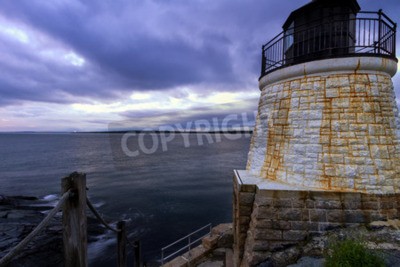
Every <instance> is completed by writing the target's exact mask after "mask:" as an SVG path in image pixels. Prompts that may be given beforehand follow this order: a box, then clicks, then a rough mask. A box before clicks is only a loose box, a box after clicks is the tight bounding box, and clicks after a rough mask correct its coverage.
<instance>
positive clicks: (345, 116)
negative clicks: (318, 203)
mask: <svg viewBox="0 0 400 267" xmlns="http://www.w3.org/2000/svg"><path fill="white" fill-rule="evenodd" d="M309 64H311V63H309ZM313 64H316V63H313ZM282 71H285V70H282ZM260 86H261V87H260V89H261V90H262V91H261V97H260V102H259V109H258V117H257V121H256V127H255V130H254V133H253V140H252V144H251V148H250V152H249V158H248V165H247V170H248V171H249V172H250V173H252V174H254V175H258V176H261V177H264V178H267V179H272V180H276V181H282V182H285V183H289V184H295V185H301V186H307V187H313V188H322V189H335V190H346V189H350V190H354V191H359V192H371V193H395V192H397V191H398V189H399V186H400V120H399V118H398V109H397V105H396V100H395V93H394V88H393V84H392V81H391V77H390V75H389V74H387V73H385V72H381V71H375V72H371V71H365V72H363V71H362V70H359V71H356V72H337V73H332V72H329V73H323V72H322V73H316V74H313V75H309V76H308V75H305V76H297V77H293V78H289V79H285V80H283V81H277V82H275V83H272V84H268V83H267V84H262V85H260Z"/></svg>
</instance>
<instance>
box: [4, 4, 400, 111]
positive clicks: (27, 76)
mask: <svg viewBox="0 0 400 267" xmlns="http://www.w3.org/2000/svg"><path fill="white" fill-rule="evenodd" d="M307 2H309V1H308V0H297V1H275V0H274V1H272V0H270V1H267V0H250V1H239V0H233V1H232V0H229V1H228V0H219V1H211V0H210V1H200V0H197V1H196V0H193V1H184V0H169V1H164V0H163V1H161V0H153V1H150V0H148V1H144V0H143V1H142V0H140V1H139V0H136V1H128V0H121V1H97V0H96V1H73V0H68V1H67V0H65V1H61V0H59V1H56V0H54V1H32V0H19V1H7V0H5V1H1V2H0V14H1V15H2V16H3V17H7V18H8V19H9V20H12V21H14V22H16V23H21V24H24V25H28V26H29V27H32V28H33V29H35V30H36V31H38V32H42V33H45V34H46V35H48V36H50V37H51V38H53V39H54V40H55V41H57V42H58V43H60V44H61V46H62V47H64V48H65V49H73V50H74V51H75V52H76V53H78V54H79V55H81V56H82V57H83V58H84V59H85V60H86V63H85V65H83V66H82V67H81V68H76V67H74V66H71V65H66V64H61V63H60V62H57V61H51V60H47V59H44V58H43V57H42V56H40V55H38V54H37V53H36V52H37V51H36V50H35V49H31V50H29V49H28V50H27V49H26V48H25V46H26V45H25V46H24V45H22V44H20V45H18V44H16V43H15V42H14V43H10V41H7V40H6V39H4V40H0V53H4V54H7V55H8V58H7V59H6V60H4V59H3V60H2V61H1V62H0V68H1V69H2V71H1V73H0V99H1V100H0V105H5V104H9V103H12V102H18V101H24V100H32V101H43V102H53V103H54V102H55V103H66V102H72V101H74V100H73V99H74V97H89V98H92V99H93V98H99V99H100V98H101V99H102V100H109V101H111V100H112V99H115V98H117V97H118V96H120V95H119V93H120V92H130V91H138V90H163V89H171V88H174V87H176V86H188V85H197V84H207V85H208V87H209V88H217V90H221V91H222V90H225V91H226V90H238V89H239V88H241V85H245V84H246V85H248V84H251V85H253V86H254V87H257V84H256V83H257V80H256V79H257V76H258V73H259V66H260V47H261V45H262V44H263V43H265V42H266V41H268V40H269V39H270V38H272V37H273V36H274V35H276V34H277V33H279V32H280V30H281V25H282V23H283V22H284V20H285V19H286V17H287V16H288V15H289V13H290V11H292V10H294V9H296V8H298V7H300V6H301V5H303V4H305V3H307ZM359 3H360V5H361V6H362V8H363V9H365V10H369V9H371V10H377V9H379V8H383V9H384V10H385V11H387V13H388V15H389V16H391V17H392V18H393V19H394V20H396V21H400V19H399V15H398V14H400V10H399V4H398V0H385V1H384V2H383V1H375V0H373V1H372V0H364V1H359ZM215 84H218V86H217V87H213V85H215ZM83 101H85V100H83Z"/></svg>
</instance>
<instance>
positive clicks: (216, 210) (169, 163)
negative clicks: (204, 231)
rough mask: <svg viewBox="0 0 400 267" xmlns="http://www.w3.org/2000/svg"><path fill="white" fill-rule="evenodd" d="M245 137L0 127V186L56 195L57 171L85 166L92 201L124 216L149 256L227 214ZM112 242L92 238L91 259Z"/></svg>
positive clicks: (107, 257) (105, 254) (95, 261)
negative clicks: (19, 130) (9, 131)
mask: <svg viewBox="0 0 400 267" xmlns="http://www.w3.org/2000/svg"><path fill="white" fill-rule="evenodd" d="M156 139H157V140H156ZM249 143H250V135H249V134H243V133H239V134H229V135H224V134H218V133H214V134H209V135H208V136H207V135H204V134H203V135H198V134H179V133H177V134H176V135H175V136H174V138H171V136H170V135H166V134H163V133H158V134H156V133H153V134H146V135H140V134H137V133H136V134H135V133H134V134H130V135H126V134H125V135H124V134H123V133H121V134H118V133H114V134H107V133H92V134H90V133H73V134H72V133H60V134H0V151H1V155H0V157H1V158H0V185H1V186H0V194H4V195H29V196H37V197H40V198H47V199H48V200H49V201H54V199H55V198H58V196H59V193H60V187H61V185H60V179H61V178H62V177H65V176H67V175H68V174H69V173H71V172H73V171H78V172H84V173H86V174H87V187H88V188H89V190H88V192H87V193H88V197H89V198H90V199H91V201H92V202H93V203H94V204H95V206H96V207H97V209H98V210H99V211H100V212H101V213H102V214H103V215H104V216H105V217H106V219H107V220H109V221H111V222H116V221H118V220H120V219H125V220H127V222H128V226H127V232H128V235H129V238H130V239H131V240H135V239H139V240H141V243H142V252H143V257H144V260H145V261H150V260H155V259H158V258H159V257H160V249H161V247H163V246H165V245H167V244H169V243H171V242H173V241H175V240H177V239H179V238H181V237H183V236H185V235H186V234H188V233H190V232H192V231H194V230H196V229H198V228H200V227H202V226H204V225H206V224H208V223H212V224H213V225H217V224H219V223H226V222H231V221H232V177H233V169H243V168H245V165H246V160H247V152H248V149H249ZM133 152H138V153H139V155H134V154H135V153H133ZM136 154H137V153H136ZM115 243H116V238H115V235H114V234H113V233H107V234H106V235H104V236H100V237H98V241H97V242H95V243H91V244H90V245H89V260H90V265H92V266H109V265H110V264H114V263H115V258H116V254H115V250H116V248H115Z"/></svg>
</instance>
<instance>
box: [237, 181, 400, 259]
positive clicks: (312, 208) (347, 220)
mask: <svg viewBox="0 0 400 267" xmlns="http://www.w3.org/2000/svg"><path fill="white" fill-rule="evenodd" d="M242 187H243V185H242ZM243 188H246V186H244V187H243ZM247 188H249V187H248V186H247ZM235 189H240V187H236V188H235ZM246 193H247V192H244V191H242V192H239V191H235V194H236V196H239V198H240V194H244V195H246ZM249 196H250V195H249ZM254 196H255V198H254V201H253V207H252V208H251V209H249V208H248V205H247V204H245V203H250V202H251V201H250V200H251V198H249V199H248V201H245V203H244V202H242V203H241V202H240V200H239V201H238V199H236V205H237V207H239V208H238V209H237V210H235V215H236V217H235V218H234V221H235V226H234V230H237V231H239V232H236V233H235V247H234V248H235V256H236V257H237V258H236V262H237V263H238V264H236V265H235V266H256V265H257V264H258V263H260V262H263V261H265V260H266V259H268V257H269V256H270V255H271V252H274V251H277V250H281V249H284V248H286V247H288V246H292V245H297V244H299V243H301V242H302V241H304V240H306V239H307V238H309V237H310V236H311V235H315V234H319V233H322V232H324V231H327V230H330V229H334V228H337V227H348V226H352V225H354V226H355V225H360V224H368V223H371V222H373V221H385V220H393V219H399V218H400V194H391V195H375V194H365V193H357V192H332V191H331V192H324V191H284V190H259V189H256V192H255V195H254ZM242 209H243V211H242ZM250 210H251V215H250V216H248V217H246V216H240V215H241V214H248V213H249V212H250ZM246 218H247V219H246ZM244 231H246V232H244ZM237 237H238V238H237ZM243 238H244V239H245V241H244V246H243V244H242V242H243ZM241 249H242V250H241Z"/></svg>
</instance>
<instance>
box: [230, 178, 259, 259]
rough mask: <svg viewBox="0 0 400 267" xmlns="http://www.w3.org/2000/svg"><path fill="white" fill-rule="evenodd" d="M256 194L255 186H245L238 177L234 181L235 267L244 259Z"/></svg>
mask: <svg viewBox="0 0 400 267" xmlns="http://www.w3.org/2000/svg"><path fill="white" fill-rule="evenodd" d="M255 193H256V186H255V185H243V184H242V183H240V182H239V181H238V180H237V179H236V177H235V178H234V179H233V199H234V201H233V218H234V219H233V236H234V244H233V249H234V262H235V266H238V265H237V264H238V263H240V259H242V258H243V253H244V246H245V242H246V236H247V231H248V230H249V226H250V217H251V214H252V211H253V203H254V198H255Z"/></svg>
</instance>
